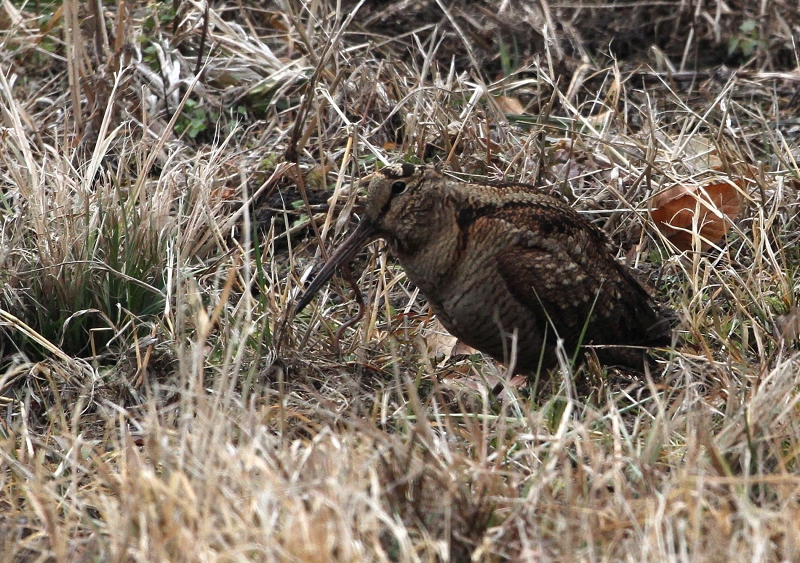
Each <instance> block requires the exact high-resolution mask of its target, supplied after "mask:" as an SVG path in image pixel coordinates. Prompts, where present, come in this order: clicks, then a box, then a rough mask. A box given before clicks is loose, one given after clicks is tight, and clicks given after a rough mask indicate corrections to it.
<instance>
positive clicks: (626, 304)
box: [295, 163, 672, 377]
mask: <svg viewBox="0 0 800 563" xmlns="http://www.w3.org/2000/svg"><path fill="white" fill-rule="evenodd" d="M376 239H384V240H385V241H386V242H387V243H388V248H389V250H390V252H391V253H392V254H393V255H394V256H395V257H396V258H397V259H398V260H399V262H400V265H401V266H402V268H403V269H404V271H405V273H406V276H407V277H408V279H409V280H410V281H411V282H412V283H413V284H414V285H416V286H417V287H418V288H419V290H420V292H421V293H422V294H423V295H424V296H425V298H426V300H427V302H428V304H429V305H430V307H431V309H432V310H433V312H434V313H435V314H436V316H437V317H438V319H439V321H440V322H441V324H442V325H443V326H444V327H445V328H446V329H447V331H448V332H450V333H451V334H452V335H453V336H455V337H457V338H458V339H459V340H461V341H462V342H464V343H466V344H468V345H469V346H471V347H473V348H475V349H477V350H479V351H481V352H484V353H486V354H488V355H490V356H492V357H493V358H495V359H496V360H498V361H500V362H501V363H506V364H507V363H508V362H509V360H510V359H511V357H512V353H511V352H512V346H513V345H516V354H515V355H514V356H515V358H516V363H515V365H514V370H515V372H516V373H519V374H524V375H527V376H529V377H530V376H533V375H535V374H536V375H538V374H539V373H541V372H542V370H545V369H550V368H553V367H554V366H556V365H557V364H558V359H557V352H556V349H557V341H560V342H561V343H562V345H563V347H564V350H565V351H566V352H567V353H568V354H573V353H574V352H575V351H577V350H578V349H579V348H582V347H585V346H587V345H592V348H591V349H592V350H594V352H595V353H596V355H597V359H598V360H599V361H600V362H601V363H602V364H606V365H613V366H624V367H628V368H632V369H634V370H637V371H639V372H642V371H643V370H644V369H645V366H646V365H650V366H652V365H653V364H652V360H651V359H650V357H649V356H648V355H647V354H646V352H645V350H646V349H647V348H651V347H665V346H669V345H670V342H671V340H672V339H671V334H672V326H671V325H672V323H671V321H670V319H669V315H668V314H666V313H665V310H664V309H662V308H661V307H660V306H659V305H657V304H656V302H655V300H654V298H653V297H652V296H651V295H650V294H649V293H648V292H647V291H646V290H645V289H644V288H643V287H642V285H641V284H640V283H639V282H638V281H637V280H636V278H635V277H634V275H633V274H632V272H631V270H630V269H629V267H628V266H626V265H625V264H622V263H620V262H618V261H617V260H616V258H615V257H614V255H613V253H612V248H611V244H610V241H609V239H608V237H607V235H606V234H605V232H604V231H602V230H601V229H600V228H598V227H597V226H595V225H594V224H593V223H591V222H590V221H589V220H588V219H586V218H585V217H583V216H582V215H581V214H579V213H578V212H577V211H575V210H574V209H573V208H572V207H570V206H569V205H568V204H566V203H565V202H563V201H562V200H560V199H559V198H557V197H555V196H553V195H550V194H547V193H545V192H544V191H543V190H541V189H537V188H536V187H535V186H532V185H528V184H521V183H479V182H465V181H461V180H458V179H455V178H451V177H449V176H445V175H444V174H443V172H442V171H441V170H440V169H439V168H438V167H436V166H432V165H415V164H410V163H397V164H392V165H387V166H385V167H383V168H381V169H379V170H377V171H376V172H374V173H373V174H371V179H370V181H369V185H368V187H367V190H366V201H365V206H364V211H363V214H362V216H361V218H360V220H359V223H358V226H357V227H356V229H355V231H354V232H353V233H352V234H351V235H350V236H349V237H348V238H347V239H346V240H345V242H344V243H342V244H341V246H340V247H339V248H338V250H336V252H335V253H334V254H333V255H332V256H331V257H330V258H329V259H328V260H327V262H326V263H325V265H324V266H323V267H322V269H321V270H320V272H319V273H318V274H317V275H316V277H315V278H314V279H313V280H312V282H311V283H310V284H309V285H308V287H307V288H306V289H305V291H304V292H303V293H302V295H301V296H300V298H299V299H298V301H297V302H296V305H295V315H296V314H297V313H299V312H300V311H302V309H303V308H304V307H306V306H307V305H308V304H309V303H310V302H311V300H312V299H313V297H314V295H315V294H316V293H317V292H318V291H319V290H320V288H321V287H322V286H323V285H324V284H325V283H326V282H327V281H328V280H329V279H330V278H331V277H332V276H333V274H334V273H335V272H336V270H337V268H339V267H340V266H341V265H342V264H346V263H349V262H350V261H351V260H352V259H353V258H354V257H355V255H356V254H357V253H358V252H359V251H360V250H361V249H362V248H364V247H365V246H366V245H367V244H369V243H370V242H372V241H374V240H376Z"/></svg>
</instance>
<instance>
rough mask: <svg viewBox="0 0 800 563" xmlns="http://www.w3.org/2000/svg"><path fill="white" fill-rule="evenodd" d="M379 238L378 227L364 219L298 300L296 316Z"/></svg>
mask: <svg viewBox="0 0 800 563" xmlns="http://www.w3.org/2000/svg"><path fill="white" fill-rule="evenodd" d="M378 236H379V235H378V229H377V227H375V225H374V224H373V223H372V222H371V221H367V220H364V219H362V220H361V222H360V223H359V224H358V227H356V230H355V231H353V234H352V235H350V236H349V237H348V238H347V240H346V241H344V242H343V243H342V245H341V246H340V247H339V248H338V250H336V252H335V253H334V254H333V256H331V257H330V258H329V259H328V261H327V262H326V263H325V265H324V266H323V267H322V270H320V271H319V273H318V274H317V277H315V278H314V281H312V282H311V284H309V286H308V287H307V288H306V290H305V291H304V292H303V295H301V296H300V299H298V301H297V304H296V305H295V307H294V314H295V315H296V314H297V313H299V312H300V311H302V310H303V309H304V308H305V306H306V305H308V304H309V303H310V302H311V300H312V299H313V298H314V295H316V294H317V292H318V291H319V290H320V288H321V287H322V286H323V285H324V284H325V282H327V281H328V280H329V279H331V277H332V276H333V274H334V273H335V272H336V269H337V268H338V267H339V266H341V265H342V264H346V263H347V262H349V261H350V260H352V259H353V257H355V255H356V254H358V251H359V250H361V249H362V248H364V247H365V246H366V245H367V244H369V243H370V242H372V241H373V240H375V239H376V238H378Z"/></svg>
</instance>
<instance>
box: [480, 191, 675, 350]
mask: <svg viewBox="0 0 800 563" xmlns="http://www.w3.org/2000/svg"><path fill="white" fill-rule="evenodd" d="M483 221H488V222H493V221H504V222H506V226H507V228H509V229H511V230H512V232H514V237H513V244H510V245H509V246H507V247H506V248H504V249H502V250H501V251H500V252H499V253H498V254H497V256H496V261H497V268H498V271H499V272H500V275H501V276H502V277H503V279H504V281H505V282H506V284H507V285H508V288H509V290H510V291H511V293H512V294H513V295H514V296H515V297H516V298H517V299H518V300H519V301H520V302H522V303H523V304H525V305H526V306H527V307H529V308H530V309H531V310H532V312H533V313H534V314H536V313H539V314H541V311H542V310H544V312H546V314H547V317H548V318H549V323H550V324H552V326H553V327H554V328H555V329H556V331H557V332H558V333H559V336H561V337H562V338H564V339H565V340H566V341H567V343H569V344H571V345H573V346H574V345H575V344H577V342H578V340H579V338H580V335H581V333H582V332H583V329H584V326H586V327H587V331H586V334H585V338H584V340H583V343H589V342H593V343H595V344H642V345H647V344H655V345H661V344H666V343H668V337H667V336H666V335H668V333H669V325H668V323H666V322H662V321H663V319H662V318H661V316H660V315H659V314H658V312H657V311H656V309H655V305H654V303H653V301H652V299H651V297H650V296H649V295H648V294H647V292H646V291H645V290H644V289H643V288H642V287H641V286H640V285H639V283H638V282H636V281H635V280H634V279H633V277H632V276H631V275H630V274H629V273H628V272H627V270H626V269H625V267H624V266H622V265H621V264H619V263H617V261H616V260H615V259H614V257H613V256H612V255H611V253H610V249H609V247H608V243H607V239H606V236H605V234H604V233H603V232H602V231H600V230H599V229H598V228H597V227H595V226H594V225H592V224H591V223H589V222H588V221H587V220H585V219H584V218H583V217H581V216H580V215H578V214H577V213H576V212H575V211H574V210H572V209H571V208H570V207H568V206H567V205H565V204H563V203H561V202H559V201H557V200H554V199H551V198H547V199H545V200H544V201H543V202H542V203H541V204H540V205H536V204H535V205H531V204H530V203H529V202H528V203H527V204H526V205H505V206H499V207H497V208H496V209H495V210H493V211H491V212H488V213H486V214H484V215H483V216H481V217H479V218H478V219H476V221H475V228H476V229H487V225H486V224H483V225H481V224H480V223H481V222H483ZM487 230H489V231H491V230H492V229H491V228H489V229H487ZM590 319H591V323H590V322H589V320H590ZM662 337H663V338H662Z"/></svg>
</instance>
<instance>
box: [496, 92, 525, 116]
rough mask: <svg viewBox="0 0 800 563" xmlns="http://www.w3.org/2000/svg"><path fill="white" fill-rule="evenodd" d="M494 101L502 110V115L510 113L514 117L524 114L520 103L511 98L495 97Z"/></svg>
mask: <svg viewBox="0 0 800 563" xmlns="http://www.w3.org/2000/svg"><path fill="white" fill-rule="evenodd" d="M494 101H496V102H497V105H498V106H500V109H501V110H503V113H510V114H514V115H519V114H521V113H525V108H524V107H523V106H522V102H520V101H519V100H518V99H517V98H514V97H512V96H497V97H496V98H495V99H494Z"/></svg>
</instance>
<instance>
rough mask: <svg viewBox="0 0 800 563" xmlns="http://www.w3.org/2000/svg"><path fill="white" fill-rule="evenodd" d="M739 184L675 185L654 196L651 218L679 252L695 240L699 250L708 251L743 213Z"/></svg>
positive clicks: (721, 182) (687, 248)
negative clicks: (697, 241) (698, 244)
mask: <svg viewBox="0 0 800 563" xmlns="http://www.w3.org/2000/svg"><path fill="white" fill-rule="evenodd" d="M741 183H743V182H742V181H741V180H737V181H733V182H725V181H720V182H710V183H707V184H704V185H699V186H687V185H685V184H676V185H674V186H672V187H670V188H668V189H666V190H664V191H663V192H660V193H658V194H656V195H655V196H653V199H652V200H651V206H650V208H651V211H650V215H651V217H652V218H653V221H655V224H656V226H657V227H658V230H659V231H661V233H662V234H663V235H664V236H665V237H666V238H667V239H668V240H669V241H670V242H672V244H674V245H675V246H676V247H677V248H678V249H679V250H692V249H693V248H695V240H697V239H698V238H699V243H700V249H701V250H708V248H710V247H711V246H712V245H713V244H716V243H717V242H719V241H720V240H722V238H723V237H724V236H725V234H726V233H727V232H728V229H730V227H731V225H732V223H733V221H735V220H736V218H737V217H738V216H739V213H741V211H742V203H743V199H744V198H743V195H742V194H743V189H742V187H741Z"/></svg>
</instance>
